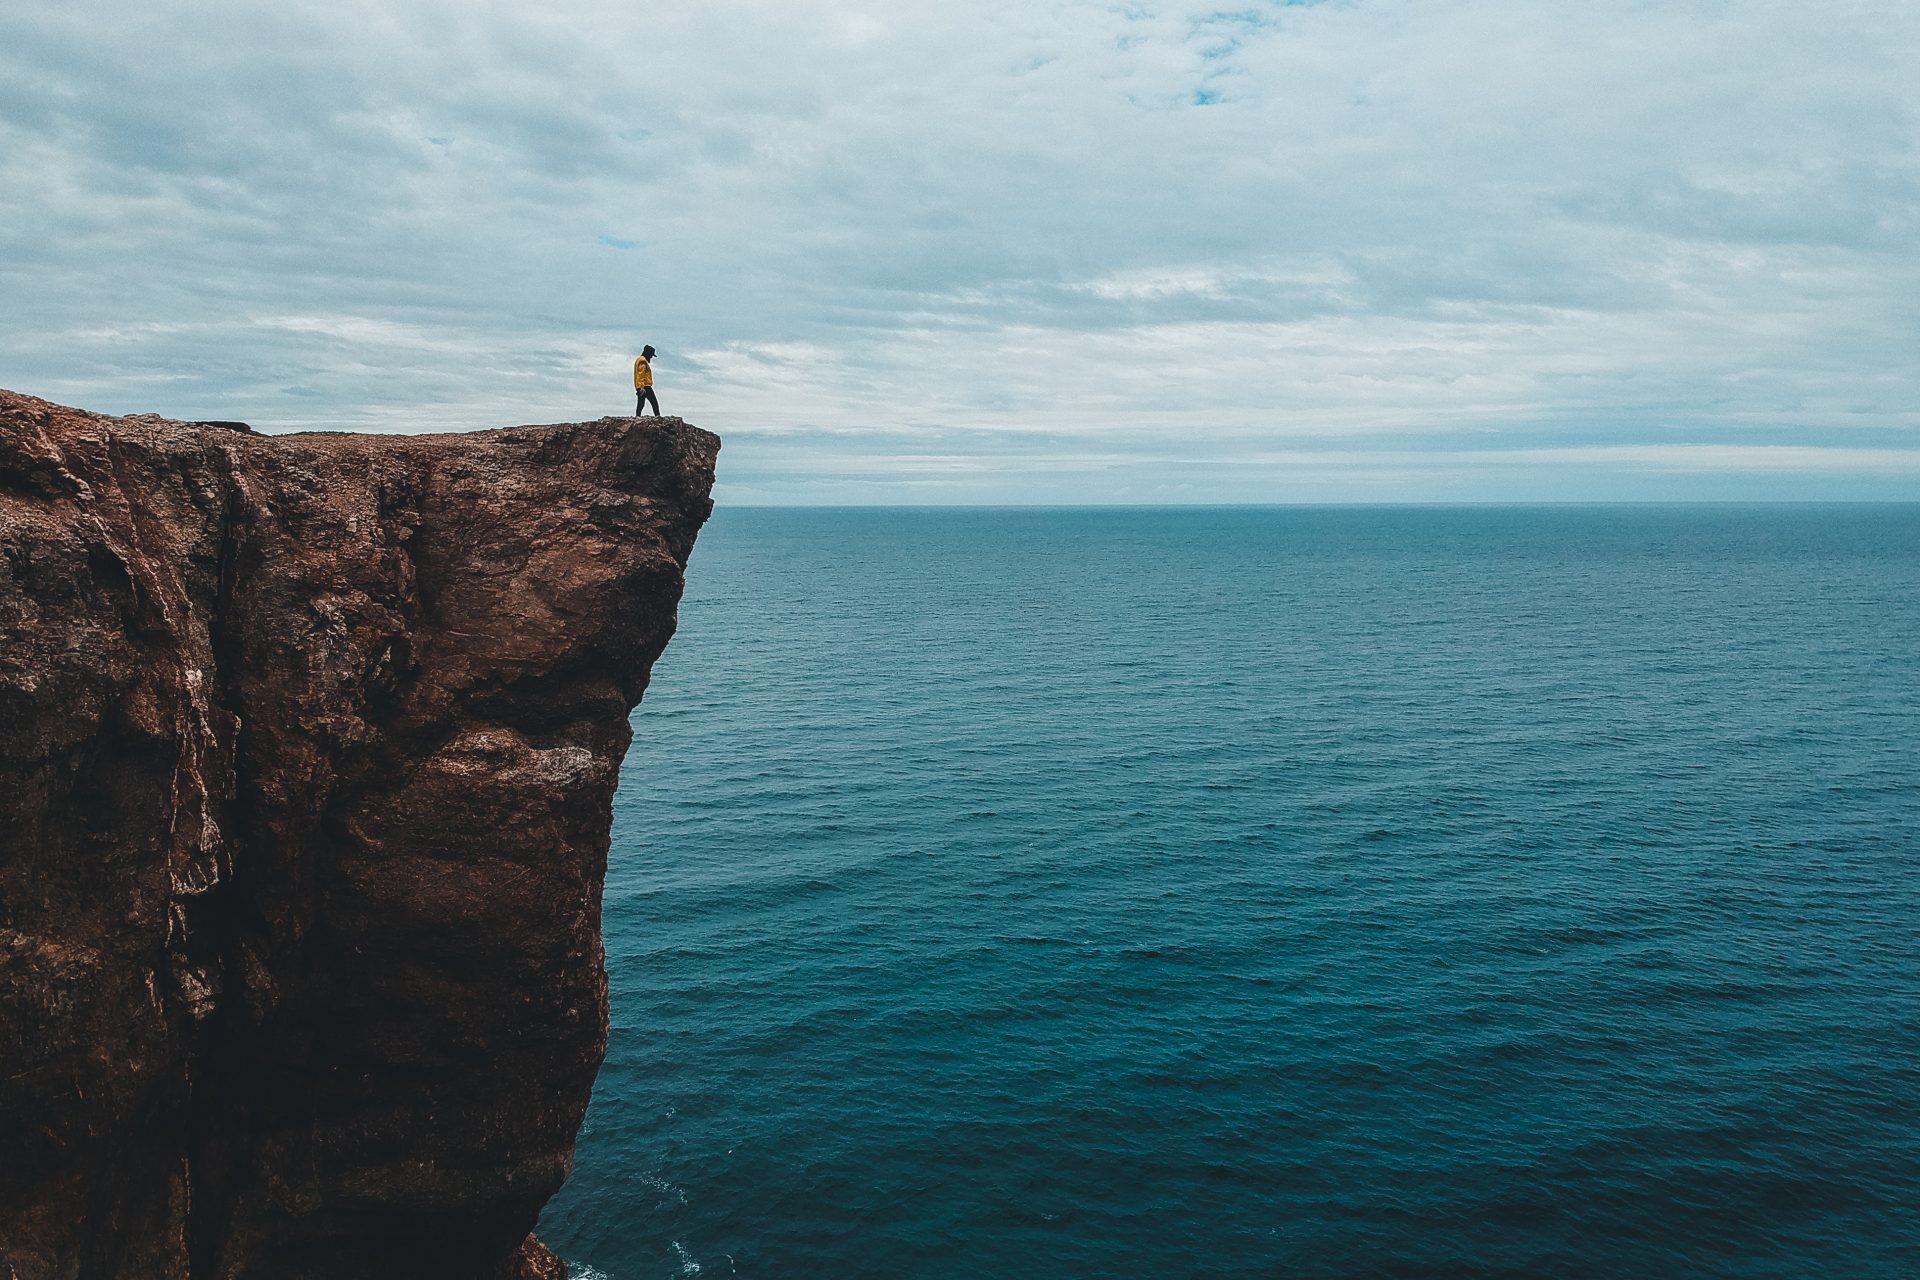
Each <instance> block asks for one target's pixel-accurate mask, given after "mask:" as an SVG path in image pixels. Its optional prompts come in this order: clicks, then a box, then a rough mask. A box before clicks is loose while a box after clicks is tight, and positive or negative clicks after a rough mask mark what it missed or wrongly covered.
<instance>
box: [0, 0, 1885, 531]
mask: <svg viewBox="0 0 1920 1280" xmlns="http://www.w3.org/2000/svg"><path fill="white" fill-rule="evenodd" d="M1915 83H1920V11H1916V10H1914V9H1913V7H1912V6H1909V5H1905V4H1900V3H1894V2H1893V0H1876V2H1872V3H1868V2H1865V0H1839V2H1838V3H1834V4H1829V5H1826V6H1817V7H1816V6H1807V5H1804V4H1786V3H1777V2H1775V0H1752V2H1750V3H1745V4H1741V5H1727V4H1724V3H1720V2H1719V0H1666V2H1655V0H1648V2H1647V3H1641V4H1635V5H1629V6H1565V5H1553V4H1544V3H1540V2H1539V0H1438V2H1436V0H1348V2H1343V3H1325V4H1308V5H1300V4H1267V3H1256V4H1253V5H1248V6H1241V7H1240V8H1238V9H1235V10H1232V11H1221V10H1218V9H1215V8H1211V7H1208V6H1201V5H1183V4H1154V3H1145V4H1137V5H1127V6H1119V5H1111V4H1106V3H1079V2H1075V3H1050V4H1031V3H1023V4H1015V3H999V2H989V3H982V4H978V5H972V6H961V7H955V6H948V5H936V4H931V3H920V2H916V0H895V2H894V3H888V4H879V3H865V2H862V0H853V2H845V0H843V2H840V3H834V4H826V3H815V2H814V0H786V2H783V3H772V2H767V3H747V2H745V0H720V2H718V3H713V4H705V5H695V6H688V5H672V6H669V5H654V4H640V5H634V4H616V3H611V2H606V3H602V2H599V0H590V2H587V0H556V3H553V4H550V5H546V6H543V7H541V8H540V9H539V10H538V11H534V10H531V9H505V8H501V7H498V6H471V5H462V4H453V3H438V2H433V3H421V2H418V0H412V2H409V0H396V2H394V3H387V4H380V5H375V4H370V3H369V4H363V3H329V4H325V5H322V4H318V3H303V2H300V0H294V2H293V3H288V4H283V5H278V6H273V7H271V8H262V7H260V6H257V5H253V4H242V3H237V2H235V0H226V2H225V3H221V2H218V0H215V2H212V3H193V4H187V3H179V2H175V3H169V2H165V0H163V2H162V3H158V4H147V5H141V6H134V5H130V4H126V5H122V4H113V3H103V4H97V5H87V6H71V5H55V4H52V3H47V2H45V0H26V3H24V4H16V5H10V6H8V7H7V8H6V9H5V10H4V11H0V299H3V300H4V301H5V303H6V305H5V307H4V308H0V383H4V384H6V385H12V386H17V387H20V388H21V389H24V390H30V391H34V392H37V393H40V394H45V395H50V396H54V397H55V398H59V399H64V400H68V401H72V402H76V403H81V404H85V405H88V406H91V407H98V408H103V409H109V410H123V411H133V410H144V409H157V410H161V411H167V412H173V413H176V414H180V415H183V416H195V417H237V418H244V419H247V420H250V421H255V422H259V423H262V424H266V425H270V426H274V427H283V428H299V427H354V428H363V429H375V430H382V429H389V430H400V429H443V428H452V427H462V426H478V425H493V424H498V423H505V422H516V421H524V420H553V419H555V418H560V417H570V416H577V415H582V414H586V415H593V414H598V413H602V412H620V411H622V409H623V408H624V404H625V400H624V398H623V397H624V395H625V391H624V390H623V386H624V379H625V376H626V367H627V364H628V362H629V361H630V359H631V353H632V350H633V349H634V348H636V347H637V346H638V345H639V344H640V343H641V342H647V341H650V342H653V343H654V344H655V345H656V346H658V347H659V348H660V349H661V353H662V358H661V359H660V361H659V362H658V368H659V377H660V381H661V384H662V385H661V393H662V398H663V400H664V401H665V403H666V407H667V409H668V411H669V412H683V413H685V414H686V415H687V416H689V417H691V418H694V419H695V420H697V421H700V422H702V423H703V424H705V425H709V426H712V427H715V428H716V429H718V430H720V431H722V432H723V434H725V435H727V436H728V437H729V439H730V440H731V441H733V442H735V444H736V445H737V447H730V448H729V450H728V453H727V456H726V459H725V462H724V465H723V496H734V497H746V498H754V499H758V500H780V499H788V498H790V499H795V500H815V499H816V498H817V497H818V496H819V495H820V494H822V493H835V494H846V493H852V494H856V495H858V496H862V497H874V498H887V497H890V496H891V497H900V498H908V499H920V498H924V497H926V496H927V490H926V487H925V486H926V484H927V483H928V482H929V477H930V476H932V477H934V478H936V479H938V482H939V483H940V484H941V485H944V486H948V487H947V488H943V489H942V490H941V493H942V494H943V495H945V494H947V493H948V492H949V491H951V492H952V493H953V494H957V495H959V496H962V497H971V498H972V499H973V500H979V501H991V500H995V499H997V498H1008V499H1013V498H1021V499H1034V500H1049V501H1060V500H1122V499H1127V498H1128V497H1129V495H1130V494H1132V495H1134V496H1137V493H1138V491H1139V489H1140V486H1141V485H1142V484H1149V482H1148V481H1147V480H1146V479H1143V477H1149V476H1151V475H1152V474H1153V470H1152V469H1153V468H1155V467H1160V468H1162V470H1163V471H1164V469H1165V467H1166V466H1167V465H1168V464H1167V463H1166V461H1165V459H1166V458H1167V457H1169V456H1171V457H1172V458H1174V459H1176V460H1177V466H1178V468H1179V469H1180V470H1181V471H1182V472H1183V473H1186V474H1187V476H1188V479H1184V480H1182V481H1181V482H1180V483H1182V484H1188V485H1190V487H1188V488H1182V489H1180V490H1179V492H1178V496H1182V497H1184V498H1186V499H1189V500H1192V499H1205V498H1209V497H1213V496H1219V497H1221V498H1222V499H1229V498H1231V499H1234V500H1247V499H1248V498H1249V497H1258V496H1260V494H1261V493H1266V494H1269V495H1270V496H1274V497H1297V496H1302V493H1303V490H1302V488H1301V486H1299V485H1297V484H1294V483H1293V482H1292V481H1291V480H1288V479H1285V477H1288V476H1293V475H1296V474H1299V472H1298V469H1297V468H1296V469H1295V470H1293V471H1288V470H1287V469H1286V468H1284V467H1279V466H1278V465H1277V464H1276V465H1275V466H1264V467H1263V466H1259V465H1253V464H1250V463H1248V462H1247V461H1246V460H1247V459H1248V458H1250V457H1253V456H1255V455H1257V454H1259V453H1260V451H1262V450H1264V451H1265V455H1264V456H1270V457H1279V456H1281V455H1283V454H1285V453H1286V452H1287V451H1288V450H1293V451H1296V452H1303V453H1305V454H1311V455H1313V456H1316V457H1318V456H1320V455H1321V453H1322V452H1323V451H1324V449H1325V448H1326V447H1327V446H1328V445H1329V442H1333V443H1334V444H1335V445H1337V448H1336V450H1335V451H1336V452H1338V453H1339V454H1340V457H1341V458H1342V461H1341V462H1339V464H1338V465H1337V466H1336V465H1334V464H1332V463H1327V464H1326V465H1319V464H1315V466H1313V467H1309V468H1308V469H1307V470H1308V471H1310V472H1313V473H1315V474H1317V475H1318V476H1319V480H1318V483H1320V484H1321V485H1322V486H1323V488H1322V489H1321V490H1320V491H1319V492H1321V493H1323V494H1325V495H1326V496H1331V497H1339V496H1343V495H1344V496H1352V497H1362V498H1364V497H1371V496H1377V495H1379V494H1382V493H1390V494H1395V495H1407V496H1416V497H1417V496H1455V495H1458V494H1461V493H1464V492H1468V491H1471V492H1473V493H1479V492H1481V491H1482V489H1481V486H1492V488H1491V489H1490V490H1489V492H1492V493H1493V494H1494V496H1501V495H1503V494H1504V495H1505V496H1513V497H1524V496H1529V495H1532V496H1554V495H1559V494H1563V493H1566V492H1571V491H1574V490H1579V491H1580V492H1583V493H1584V492H1587V491H1589V490H1592V491H1594V492H1595V493H1596V494H1597V495H1598V496H1604V495H1606V494H1617V495H1619V496H1635V495H1640V494H1654V493H1658V494H1662V495H1670V494H1674V493H1681V494H1684V493H1701V494H1708V493H1714V494H1718V493H1721V492H1722V489H1723V488H1724V487H1725V486H1734V487H1735V488H1739V487H1740V486H1743V485H1744V486H1747V488H1742V489H1740V491H1741V492H1747V491H1748V489H1750V488H1751V483H1752V477H1753V476H1755V475H1764V476H1765V477H1766V484H1767V485H1770V486H1773V487H1771V488H1768V489H1767V490H1766V492H1768V493H1770V494H1773V493H1777V494H1779V495H1782V496H1793V495H1796V494H1800V495H1805V496H1821V495H1831V494H1834V493H1837V492H1845V493H1856V492H1857V493H1861V494H1871V495H1876V496H1907V497H1913V496H1920V488H1916V485H1915V480H1914V472H1913V468H1911V467H1909V466H1906V465H1905V464H1904V459H1905V458H1906V457H1907V455H1908V454H1909V453H1910V452H1911V451H1914V450H1920V377H1917V376H1916V374H1915V372H1914V360H1913V351H1914V349H1915V340H1916V337H1920V156H1917V155H1916V139H1920V129H1917V128H1916V118H1915V108H1916V102H1915V98H1914V94H1913V90H1912V87H1911V86H1912V85H1913V84H1915ZM850 436H851V437H862V438H865V439H867V440H868V441H869V442H871V444H872V445H873V447H872V448H869V449H867V450H866V451H865V452H864V453H860V454H858V455H857V458H858V462H857V468H858V469H857V470H854V469H848V468H854V467H855V466H856V463H855V461H853V459H854V458H855V457H856V455H854V454H850V453H848V452H847V451H846V450H844V449H842V448H840V447H838V445H837V444H836V443H835V442H843V441H845V440H846V439H848V438H849V437H850ZM1543 441H1544V442H1546V444H1544V445H1543V444H1542V443H1541V442H1543ZM1168 442H1174V443H1176V444H1177V448H1175V449H1171V450H1169V449H1168V448H1167V444H1168ZM1681 444H1684V445H1685V446H1686V447H1689V448H1702V449H1707V450H1719V452H1709V453H1706V454H1701V455H1699V457H1700V458H1701V459H1703V460H1704V461H1703V463H1702V465H1701V466H1697V467H1690V468H1680V469H1671V468H1667V469H1662V468H1657V467H1652V466H1651V465H1648V466H1642V465H1641V464H1640V463H1636V462H1634V461H1633V460H1632V459H1631V458H1630V457H1629V456H1628V455H1627V454H1624V453H1623V454H1606V453H1595V452H1593V451H1594V450H1607V449H1615V450H1627V451H1632V450H1635V449H1654V450H1659V449H1668V448H1671V447H1675V446H1677V445H1681ZM1469 445H1471V446H1474V447H1476V448H1478V449H1480V450H1481V451H1482V453H1484V454H1487V455H1488V456H1485V457H1482V458H1481V459H1480V461H1479V462H1478V463H1476V464H1474V470H1473V475H1474V476H1476V477H1482V478H1483V479H1475V480H1473V482H1472V483H1471V484H1464V485H1463V482H1462V480H1461V475H1462V473H1461V470H1460V468H1461V466H1462V465H1464V464H1462V463H1461V462H1460V461H1459V460H1458V458H1453V460H1451V461H1449V460H1448V459H1449V458H1450V457H1452V455H1454V454H1458V453H1460V452H1461V451H1462V450H1463V449H1464V448H1465V447H1466V446H1469ZM1501 448H1506V449H1508V451H1509V452H1517V453H1519V454H1523V455H1525V456H1526V458H1527V461H1526V462H1525V463H1524V464H1518V463H1500V462H1497V461H1495V460H1494V459H1493V458H1492V457H1491V453H1492V452H1497V451H1498V450H1500V449H1501ZM1781 448H1785V449H1789V450H1799V451H1800V452H1789V453H1766V454H1754V453H1753V452H1752V451H1753V450H1765V449H1781ZM1583 450H1585V452H1583ZM1530 451H1531V452H1530ZM1743 451H1744V452H1743ZM1663 456H1666V457H1669V458H1672V457H1675V456H1677V455H1672V454H1667V455H1663ZM1758 456H1764V457H1766V458H1769V459H1772V460H1774V464H1777V465H1774V464H1770V465H1768V466H1766V467H1762V468H1759V470H1758V471H1756V470H1755V469H1754V468H1753V467H1750V466H1747V465H1745V464H1744V463H1741V461H1740V460H1741V459H1748V460H1749V461H1750V460H1751V459H1752V458H1754V457H1758ZM1075 458H1078V459H1081V460H1082V462H1083V464H1084V465H1070V464H1071V460H1072V459H1075ZM965 459H973V460H975V462H976V463H977V465H973V464H969V465H962V464H961V463H960V462H959V461H956V460H965ZM836 466H838V467H841V468H843V469H842V470H841V471H840V472H834V471H833V468H834V467H836ZM1023 468H1024V469H1023ZM836 476H837V477H838V479H836V478H835V477H836ZM1260 476H1265V477H1267V479H1265V480H1260V479H1258V477H1260ZM1703 476H1704V477H1708V478H1709V479H1699V477H1703ZM890 477H891V479H890ZM1036 477H1038V478H1037V479H1036ZM1275 477H1281V478H1279V479H1276V478H1275ZM1423 477H1424V478H1423ZM1676 477H1677V478H1676ZM1689 477H1692V478H1693V479H1689ZM1712 477H1719V479H1717V480H1711V478H1712ZM1743 477H1744V479H1743ZM1710 480H1711V482H1709V481H1710ZM1796 483H1798V484H1799V487H1798V488H1796V487H1795V485H1796ZM1262 484H1264V485H1265V486H1266V488H1264V489H1262V488H1260V485H1262ZM1689 484H1691V485H1692V487H1691V488H1689V487H1687V486H1688V485H1689ZM1716 485H1719V486H1721V487H1720V488H1716V487H1715V486H1716ZM729 486H730V487H729ZM890 486H891V487H890ZM1209 486H1212V487H1211V488H1210V487H1209ZM1501 486H1505V488H1501ZM1149 487H1151V485H1150V484H1149ZM1122 490H1126V492H1122ZM1156 492H1157V490H1156ZM1305 496H1314V495H1313V493H1312V492H1307V493H1306V494H1305Z"/></svg>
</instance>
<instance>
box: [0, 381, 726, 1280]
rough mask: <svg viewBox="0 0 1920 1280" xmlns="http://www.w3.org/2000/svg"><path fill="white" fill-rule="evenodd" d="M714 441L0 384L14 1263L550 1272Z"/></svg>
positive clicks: (154, 1271) (376, 1274)
mask: <svg viewBox="0 0 1920 1280" xmlns="http://www.w3.org/2000/svg"><path fill="white" fill-rule="evenodd" d="M718 448H719V441H718V440H717V439H715V438H714V437H713V436H711V435H709V434H707V433H706V432H704V431H700V430H698V429H696V428H693V427H690V426H688V425H686V424H685V423H684V422H681V421H680V420H679V419H676V418H665V419H634V418H603V419H601V420H600V421H598V422H588V423H569V424H562V425H558V426H543V427H518V428H513V429H511V430H504V431H486V432H477V433H471V434H460V435H439V436H379V435H333V434H310V435H293V436H259V435H252V434H249V433H247V432H246V431H244V430H234V429H232V425H231V424H188V423H180V422H170V421H167V420H164V419H160V418H153V417H137V418H109V417H102V416H99V415H96V414H90V413H84V412H81V411H78V410H74V409H67V408H62V407H60V406H57V405H53V404H49V403H47V402H46V401H43V400H36V399H33V398H31V397H27V396H21V395H16V394H13V393H11V392H0V1151H3V1152H5V1153H6V1155H5V1157H4V1158H0V1277H7V1278H8V1280H53V1278H55V1277H58V1278H61V1280H68V1278H74V1277H78V1278H80V1280H96V1278H98V1280H117V1278H119V1277H140V1278H142V1280H160V1278H167V1280H173V1278H180V1277H192V1278H193V1280H238V1278H242V1277H244V1278H249V1280H308V1278H312V1280H320V1278H321V1277H326V1278H327V1280H338V1278H339V1277H346V1276H351V1277H356V1278H357V1280H369V1278H370V1280H384V1278H386V1277H395V1278H397V1277H401V1276H405V1277H409V1278H410V1280H420V1278H422V1277H446V1278H447V1280H456V1278H457V1280H494V1278H496V1277H497V1278H499V1280H507V1278H508V1277H533V1276H539V1277H552V1276H559V1275H561V1274H562V1273H563V1271H562V1268H561V1266H560V1264H559V1263H558V1262H557V1261H556V1260H554V1259H553V1257H552V1255H551V1254H548V1253H547V1252H546V1250H544V1249H543V1248H541V1247H540V1246H539V1244H538V1242H537V1241H535V1240H533V1238H532V1236H531V1235H530V1234H529V1232H530V1231H531V1229H532V1227H533V1224H534V1220H535V1218H536V1217H537V1216H538V1214H539V1211H540V1208H541V1206H542V1205H543V1204H544V1203H545V1202H546V1200H547V1198H548V1196H550V1195H551V1194H552V1193H553V1191H554V1190H555V1189H556V1188H557V1187H558V1186H559V1185H560V1183H561V1181H562V1180H563V1179H564V1178H565V1176H566V1174H567V1171H568V1168H569V1165H570V1162H571V1159H572V1151H573V1140H574V1134H575V1131H576V1130H577V1129H578V1127H579V1124H580V1120H581V1117H582V1115H583V1114H584V1113H585V1110H586V1105H587V1095H588V1091H589V1089H590V1088H591V1086H592V1082H593V1077H594V1072H595V1070H596V1069H597V1068H598V1066H599V1064H600V1059H601V1055H602V1053H603V1051H604V1049H605V1045H606V1025H607V1002H606V990H607V988H606V975H605V971H604V969H603V968H602V963H601V948H600V890H601V882H602V878H603V875H604V871H605V865H606V852H607V839H608V827H609V824H610V821H611V805H612V797H613V790H614V783H615V779H616V776H617V774H618V769H619V764H620V759H621V756H622V754H623V753H624V752H625V750H626V747H627V743H628V739H629V730H628V725H627V716H628V713H629V711H630V710H631V709H632V707H633V706H634V704H635V703H637V702H638V701H639V700H640V695H641V693H642V691H643V690H644V689H645V688H646V684H647V677H648V672H649V670H650V669H651V667H652V665H653V662H654V660H655V659H656V658H657V657H658V656H659V655H660V652H661V650H662V649H663V648H664V647H665V646H666V643H667V640H668V638H669V637H670V636H671V635H672V633H673V627H674V614H675V607H676V605H677V602H678V600H679V598H680V591H681V585H682V573H683V570H684V568H685V566H686V562H687V557H688V554H689V553H690V552H691V550H692V548H693V542H694V536H695V534H696V533H697V532H698V530H699V528H700V525H701V522H702V521H703V520H705V519H706V517H707V515H708V513H709V511H710V510H711V503H710V502H709V500H708V491H709V488H710V486H711V484H712V481H713V465H714V458H715V454H716V451H717V450H718Z"/></svg>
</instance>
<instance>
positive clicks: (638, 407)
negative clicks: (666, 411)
mask: <svg viewBox="0 0 1920 1280" xmlns="http://www.w3.org/2000/svg"><path fill="white" fill-rule="evenodd" d="M648 405H652V406H653V416H654V417H656V418H657V417H659V416H660V398H659V397H658V396H656V395H654V394H653V388H652V387H635V388H634V389H633V416H634V417H636V418H637V417H639V416H640V414H641V413H642V412H643V411H644V410H645V409H646V407H647V406H648Z"/></svg>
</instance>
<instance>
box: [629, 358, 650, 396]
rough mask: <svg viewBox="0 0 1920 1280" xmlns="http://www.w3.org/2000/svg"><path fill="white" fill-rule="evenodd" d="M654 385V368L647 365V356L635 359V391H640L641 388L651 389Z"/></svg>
mask: <svg viewBox="0 0 1920 1280" xmlns="http://www.w3.org/2000/svg"><path fill="white" fill-rule="evenodd" d="M652 385H653V366H652V365H650V364H648V363H647V358H646V357H645V356H637V357H635V358H634V362H633V388H634V390H636V391H638V390H639V389H640V388H641V387H650V386H652Z"/></svg>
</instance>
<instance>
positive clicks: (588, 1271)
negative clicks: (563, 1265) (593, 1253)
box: [567, 1259, 613, 1280]
mask: <svg viewBox="0 0 1920 1280" xmlns="http://www.w3.org/2000/svg"><path fill="white" fill-rule="evenodd" d="M567 1280H613V1277H612V1276H610V1275H608V1274H607V1273H606V1272H604V1271H602V1270H600V1268H598V1267H590V1266H588V1265H587V1264H586V1263H584V1262H574V1261H572V1260H571V1259H569V1260H568V1261H567Z"/></svg>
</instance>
